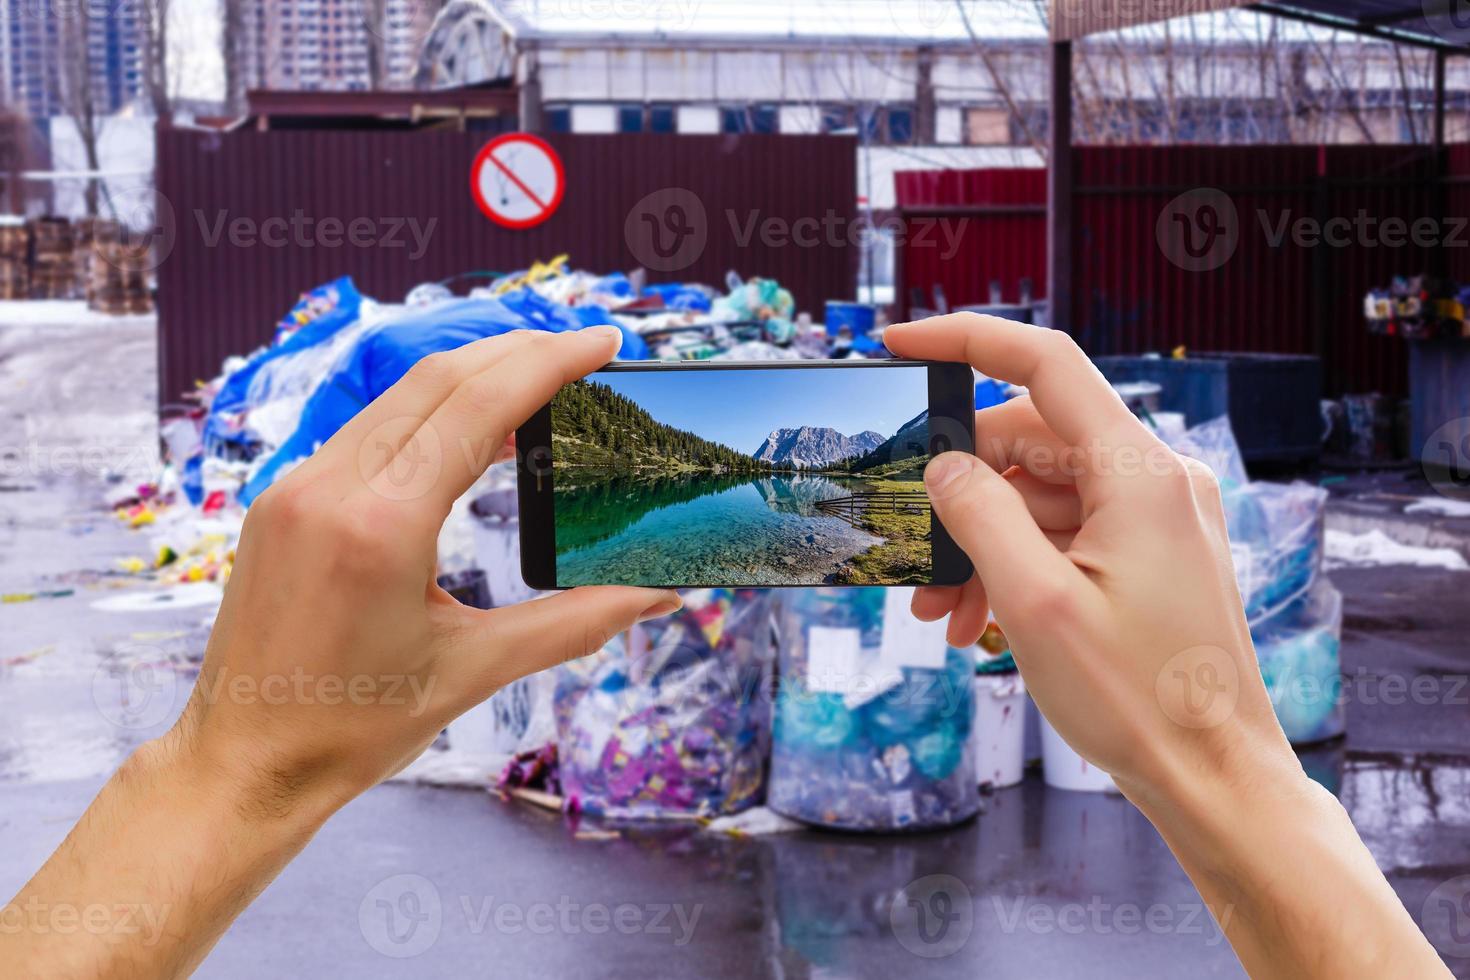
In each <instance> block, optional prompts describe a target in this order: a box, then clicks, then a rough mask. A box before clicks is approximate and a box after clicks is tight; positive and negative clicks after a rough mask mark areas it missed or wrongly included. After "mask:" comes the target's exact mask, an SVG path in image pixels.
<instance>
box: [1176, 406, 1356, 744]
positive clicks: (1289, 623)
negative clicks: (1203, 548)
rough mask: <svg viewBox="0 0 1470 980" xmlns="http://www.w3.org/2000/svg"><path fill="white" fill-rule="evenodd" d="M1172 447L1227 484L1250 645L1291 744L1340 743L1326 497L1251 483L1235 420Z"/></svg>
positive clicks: (1209, 425)
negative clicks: (1335, 740) (1326, 563)
mask: <svg viewBox="0 0 1470 980" xmlns="http://www.w3.org/2000/svg"><path fill="white" fill-rule="evenodd" d="M1167 441H1168V442H1169V443H1170V445H1171V446H1172V448H1173V449H1174V450H1175V451H1177V452H1180V453H1183V454H1184V455H1186V456H1192V457H1194V458H1195V459H1198V460H1200V461H1201V462H1203V463H1205V464H1206V465H1208V466H1209V467H1210V469H1211V470H1213V471H1214V473H1215V476H1216V477H1217V478H1218V479H1219V481H1220V496H1221V501H1222V503H1223V504H1224V507H1225V520H1226V523H1227V524H1228V525H1229V529H1230V552H1231V558H1232V559H1233V561H1234V564H1235V575H1236V580H1237V583H1238V584H1239V586H1240V596H1241V600H1242V601H1243V602H1244V604H1245V615H1246V619H1247V621H1248V622H1249V623H1250V629H1251V639H1252V641H1253V642H1254V643H1255V647H1256V657H1257V659H1258V660H1259V662H1260V665H1261V674H1262V677H1263V678H1264V679H1265V681H1266V690H1267V691H1268V692H1269V693H1270V695H1271V703H1272V704H1273V705H1274V706H1275V708H1276V716H1277V719H1278V720H1279V721H1280V722H1281V727H1282V728H1283V729H1284V730H1285V732H1286V736H1287V738H1288V739H1290V741H1291V742H1292V744H1294V745H1308V744H1311V743H1313V742H1321V741H1325V740H1327V739H1331V738H1336V737H1337V736H1339V735H1341V734H1342V733H1343V731H1344V726H1345V715H1344V707H1343V699H1342V677H1341V673H1340V658H1339V648H1340V646H1341V640H1342V594H1341V593H1340V592H1338V591H1337V589H1336V588H1334V587H1333V585H1332V582H1331V581H1330V580H1329V579H1328V578H1327V575H1326V573H1325V572H1324V571H1323V559H1324V557H1325V553H1326V549H1325V546H1324V540H1325V536H1324V522H1325V514H1326V508H1327V491H1326V490H1324V489H1322V488H1321V487H1318V486H1314V485H1312V484H1309V483H1303V482H1300V481H1299V482H1295V483H1285V484H1283V483H1268V482H1251V481H1250V480H1249V478H1248V477H1247V476H1246V471H1245V463H1244V461H1243V460H1242V458H1241V454H1240V447H1239V446H1238V445H1237V444H1236V441H1235V434H1234V432H1233V431H1232V430H1231V428H1230V419H1229V418H1228V417H1221V418H1218V419H1215V420H1213V421H1211V422H1206V423H1203V424H1201V425H1197V426H1195V427H1194V428H1192V429H1189V430H1188V431H1187V432H1185V433H1183V434H1182V435H1179V436H1177V437H1175V438H1172V439H1169V440H1167Z"/></svg>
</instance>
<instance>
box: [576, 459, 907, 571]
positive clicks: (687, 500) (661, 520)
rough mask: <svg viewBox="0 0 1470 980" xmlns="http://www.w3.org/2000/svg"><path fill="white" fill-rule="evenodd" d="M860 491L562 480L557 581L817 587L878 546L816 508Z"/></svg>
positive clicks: (836, 483) (780, 480)
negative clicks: (567, 482) (566, 482)
mask: <svg viewBox="0 0 1470 980" xmlns="http://www.w3.org/2000/svg"><path fill="white" fill-rule="evenodd" d="M562 479H564V477H563V474H561V473H559V474H558V480H559V481H561V480H562ZM865 486H866V485H865V484H864V483H863V482H862V481H860V480H844V479H832V478H828V477H820V476H771V477H761V478H750V477H729V476H723V477H720V476H710V475H704V474H701V475H698V476H683V477H663V478H651V479H647V478H645V479H630V478H622V479H617V480H610V481H603V482H598V483H592V484H590V485H585V486H570V487H564V486H562V485H561V484H560V482H559V484H558V486H557V490H556V536H557V559H556V568H557V581H558V584H560V585H563V586H570V585H595V584H599V583H603V582H609V581H617V582H619V583H624V584H632V585H758V584H773V585H820V584H823V583H824V582H826V581H827V580H828V578H829V576H831V575H832V574H833V573H835V572H836V571H837V570H838V568H840V567H841V566H842V565H843V564H844V563H845V562H847V561H848V560H849V559H850V558H852V557H853V556H854V555H858V554H861V553H862V552H864V551H866V550H867V549H868V548H869V547H871V546H873V545H875V544H881V543H882V541H883V539H882V538H879V537H874V536H873V535H871V534H868V533H867V532H865V531H861V530H858V529H857V528H854V527H853V526H851V525H850V524H848V523H847V522H845V521H843V520H841V519H839V518H836V517H829V516H827V515H825V514H822V513H821V512H820V511H818V510H817V507H816V504H817V502H818V501H822V500H830V499H832V498H834V497H843V496H846V495H848V494H850V493H852V492H853V491H854V490H861V489H864V488H865Z"/></svg>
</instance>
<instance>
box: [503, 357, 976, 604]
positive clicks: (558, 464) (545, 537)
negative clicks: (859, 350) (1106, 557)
mask: <svg viewBox="0 0 1470 980" xmlns="http://www.w3.org/2000/svg"><path fill="white" fill-rule="evenodd" d="M778 363H779V362H778ZM973 404H974V403H973V385H972V380H971V375H970V372H969V369H968V368H964V367H959V368H956V367H955V366H954V365H929V364H924V363H918V362H893V361H835V362H810V361H808V362H791V363H790V364H786V363H779V366H773V365H772V364H770V363H762V364H751V365H724V364H709V363H703V364H629V365H617V366H614V367H612V368H609V369H607V370H604V371H600V372H598V373H596V374H593V375H591V376H590V377H588V378H587V379H585V380H583V381H579V382H576V383H574V384H572V385H569V386H567V387H566V388H564V389H562V391H561V392H560V393H559V394H558V395H557V397H556V398H555V400H553V401H552V403H551V405H550V406H548V407H547V409H545V410H543V412H542V413H540V415H539V416H538V417H537V418H536V419H533V420H532V422H531V423H530V424H528V427H527V429H526V430H523V431H522V433H518V437H517V444H518V446H521V447H523V459H524V464H523V466H522V472H521V484H522V485H521V499H522V519H521V528H522V557H523V566H524V571H525V573H526V575H527V581H528V584H531V585H533V586H534V587H538V588H547V587H552V588H571V587H575V586H580V585H645V586H658V587H704V586H818V585H853V586H858V585H916V584H931V583H954V582H958V581H963V580H964V579H965V578H967V577H968V574H969V566H968V563H967V562H966V561H965V560H964V558H963V556H962V555H960V554H959V552H958V549H957V548H954V547H953V546H952V543H950V542H949V541H948V536H947V535H945V534H944V533H943V529H942V528H941V527H939V525H938V523H937V521H936V520H935V518H934V515H933V511H932V509H931V508H930V505H929V499H928V496H927V495H926V494H925V492H924V485H923V470H924V465H925V464H926V463H927V462H928V460H929V459H930V457H931V455H932V454H933V453H934V452H936V451H944V450H945V449H949V448H956V449H960V448H963V449H971V448H972V447H973V438H974V437H973V424H974V418H973ZM548 436H549V438H547V437H548ZM957 556H958V557H957Z"/></svg>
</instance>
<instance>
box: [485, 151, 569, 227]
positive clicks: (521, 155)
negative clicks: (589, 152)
mask: <svg viewBox="0 0 1470 980" xmlns="http://www.w3.org/2000/svg"><path fill="white" fill-rule="evenodd" d="M566 188H567V174H566V170H565V169H564V168H563V167H562V163H561V157H559V156H557V153H556V151H555V150H553V149H552V148H551V146H550V145H549V144H548V143H547V142H546V141H545V140H543V139H541V138H540V137H538V136H532V135H531V134H530V133H506V134H505V135H504V136H497V137H495V139H493V140H491V141H490V142H488V143H486V144H485V147H484V149H482V150H481V151H480V154H479V156H477V157H475V163H474V165H473V166H472V167H470V193H471V194H472V195H473V196H474V198H475V203H476V204H477V205H479V207H480V210H481V211H483V212H484V213H485V217H487V218H489V219H490V220H491V221H493V222H495V223H496V224H498V225H501V226H503V227H505V228H517V229H519V228H534V227H536V226H537V225H539V224H541V222H543V221H545V220H546V219H547V218H549V217H551V216H552V215H553V214H555V213H556V209H557V208H558V207H560V206H561V199H562V195H564V194H565V193H566Z"/></svg>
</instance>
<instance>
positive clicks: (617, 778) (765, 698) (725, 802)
mask: <svg viewBox="0 0 1470 980" xmlns="http://www.w3.org/2000/svg"><path fill="white" fill-rule="evenodd" d="M684 602H685V607H684V609H683V611H681V612H679V613H678V614H676V615H674V616H671V617H669V618H668V619H665V620H660V621H655V622H652V623H647V624H643V625H640V626H636V627H634V628H633V629H632V630H630V631H629V632H628V634H626V637H625V638H623V637H620V638H618V639H617V640H614V641H613V642H612V643H610V644H609V645H608V646H607V647H606V648H604V650H603V651H602V653H601V654H599V655H598V656H595V657H591V658H588V659H586V660H580V661H576V662H574V663H571V664H567V665H565V666H563V667H561V668H559V672H558V676H557V684H556V694H555V707H556V719H557V729H558V738H557V747H558V756H559V762H560V773H559V777H560V785H561V787H562V790H563V792H564V794H565V801H564V806H565V807H566V809H568V810H569V811H585V812H587V813H592V814H597V815H601V816H607V817H615V818H623V819H643V818H661V819H671V818H672V819H690V818H697V817H714V816H720V815H724V814H730V813H735V812H738V811H740V810H743V809H745V808H746V807H748V806H751V805H753V804H755V803H757V802H759V801H760V797H761V791H762V789H763V782H764V773H765V761H766V756H767V754H768V747H769V737H770V736H769V733H770V706H771V702H770V693H769V692H770V680H771V668H772V650H771V631H770V602H771V599H770V594H769V593H768V592H763V591H758V590H729V589H702V590H697V591H692V592H688V593H686V594H685V598H684Z"/></svg>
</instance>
